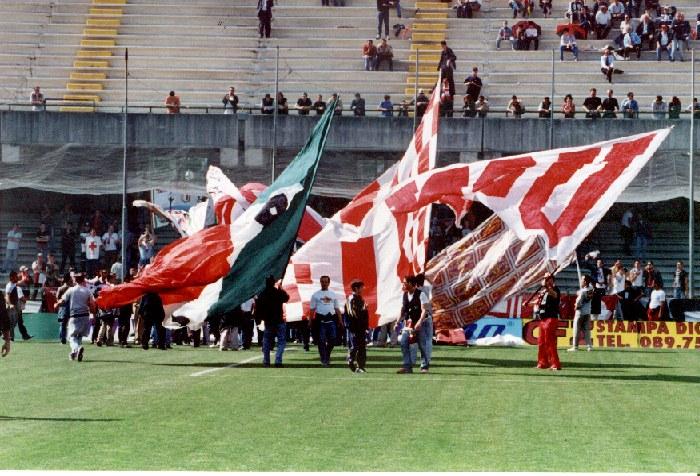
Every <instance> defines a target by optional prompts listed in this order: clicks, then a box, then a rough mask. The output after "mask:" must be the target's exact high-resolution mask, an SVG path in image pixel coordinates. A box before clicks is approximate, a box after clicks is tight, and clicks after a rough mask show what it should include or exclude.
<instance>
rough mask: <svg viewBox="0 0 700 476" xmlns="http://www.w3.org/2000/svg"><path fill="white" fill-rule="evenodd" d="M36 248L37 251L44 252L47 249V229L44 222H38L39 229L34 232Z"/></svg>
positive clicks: (46, 251)
mask: <svg viewBox="0 0 700 476" xmlns="http://www.w3.org/2000/svg"><path fill="white" fill-rule="evenodd" d="M36 250H37V252H39V253H43V254H44V256H46V253H48V251H49V230H48V229H47V228H46V224H44V223H41V224H39V229H38V230H37V232H36Z"/></svg>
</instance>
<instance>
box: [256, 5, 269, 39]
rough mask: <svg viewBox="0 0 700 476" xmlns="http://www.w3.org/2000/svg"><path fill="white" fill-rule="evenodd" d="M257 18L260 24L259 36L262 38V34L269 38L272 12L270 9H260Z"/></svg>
mask: <svg viewBox="0 0 700 476" xmlns="http://www.w3.org/2000/svg"><path fill="white" fill-rule="evenodd" d="M258 19H259V20H260V25H258V32H259V33H260V38H262V37H263V35H264V36H265V38H270V31H271V30H272V23H271V22H272V12H271V11H270V10H265V11H263V10H260V11H259V12H258Z"/></svg>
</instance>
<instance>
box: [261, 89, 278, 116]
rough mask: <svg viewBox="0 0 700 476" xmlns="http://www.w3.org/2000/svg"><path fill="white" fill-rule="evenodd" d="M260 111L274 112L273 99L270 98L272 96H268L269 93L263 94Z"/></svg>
mask: <svg viewBox="0 0 700 476" xmlns="http://www.w3.org/2000/svg"><path fill="white" fill-rule="evenodd" d="M260 112H261V113H263V114H274V113H275V101H274V100H273V99H272V97H270V93H267V94H265V97H264V98H262V103H261V105H260Z"/></svg>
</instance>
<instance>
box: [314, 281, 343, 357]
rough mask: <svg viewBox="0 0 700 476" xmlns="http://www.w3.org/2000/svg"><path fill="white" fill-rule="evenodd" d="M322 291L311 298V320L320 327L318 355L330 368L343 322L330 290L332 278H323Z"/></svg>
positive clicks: (333, 294) (336, 300) (334, 297)
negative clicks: (332, 353) (340, 324)
mask: <svg viewBox="0 0 700 476" xmlns="http://www.w3.org/2000/svg"><path fill="white" fill-rule="evenodd" d="M320 281H321V289H319V290H318V291H316V292H315V293H313V295H312V296H311V303H310V307H311V320H312V321H316V322H315V324H316V325H317V326H318V337H319V339H318V353H319V354H320V356H321V365H323V366H324V367H330V365H331V352H333V346H334V344H335V341H336V337H337V335H338V328H339V327H340V326H339V324H338V323H339V322H342V316H341V313H340V306H339V305H338V298H337V297H336V295H335V293H334V292H333V291H331V290H329V289H328V287H329V286H330V285H331V278H330V277H328V276H321V280H320Z"/></svg>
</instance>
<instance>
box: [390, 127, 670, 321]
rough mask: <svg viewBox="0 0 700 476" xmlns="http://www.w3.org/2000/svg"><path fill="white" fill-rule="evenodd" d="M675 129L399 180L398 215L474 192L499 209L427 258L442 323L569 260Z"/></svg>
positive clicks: (477, 310) (394, 200) (485, 306)
mask: <svg viewBox="0 0 700 476" xmlns="http://www.w3.org/2000/svg"><path fill="white" fill-rule="evenodd" d="M670 130H671V129H661V130H657V131H653V132H648V133H644V134H638V135H634V136H631V137H623V138H620V139H614V140H610V141H605V142H599V143H597V144H593V145H590V146H585V147H574V148H567V149H557V150H549V151H545V152H537V153H532V154H527V155H521V156H515V157H506V158H502V159H494V160H490V161H487V162H477V163H472V164H455V165H453V166H449V167H444V168H441V169H437V170H433V171H430V172H428V173H425V174H422V175H420V176H418V177H414V178H411V179H409V180H408V181H406V182H405V183H403V184H401V185H399V186H398V187H396V188H395V189H394V191H393V193H392V195H391V196H390V197H389V198H388V199H387V203H388V205H389V207H390V209H391V210H392V212H393V213H394V215H395V216H396V217H397V220H398V219H399V218H400V217H401V216H402V215H404V214H410V213H413V211H414V210H417V209H421V208H422V207H425V206H426V205H427V204H429V203H434V202H442V203H446V204H451V203H455V202H456V201H457V200H459V199H462V200H478V201H480V202H482V203H484V204H485V205H486V206H488V207H489V208H490V209H491V210H493V211H494V215H493V216H492V217H491V218H489V219H488V220H486V221H485V222H484V223H482V224H481V225H480V226H479V227H478V228H477V229H476V230H474V232H472V233H471V234H469V235H467V236H466V237H465V238H464V239H463V240H462V241H460V242H458V243H456V244H454V245H452V246H451V247H449V248H447V249H446V250H443V252H442V253H440V254H439V255H438V256H436V257H435V258H433V259H432V260H431V261H430V263H429V264H428V266H427V269H426V275H427V276H428V278H429V279H430V280H431V281H432V283H433V307H434V310H435V311H434V317H435V327H436V329H438V330H440V329H454V328H457V327H462V326H464V325H466V324H469V323H470V322H473V321H474V320H476V319H478V318H480V317H481V316H482V315H484V314H485V313H486V312H488V311H489V310H490V309H491V308H492V307H493V306H494V305H495V304H496V303H498V302H499V301H501V300H502V299H505V298H508V297H509V296H512V295H513V294H515V293H518V292H520V291H522V290H523V289H524V288H526V287H528V286H531V285H533V284H535V283H536V282H538V281H539V280H541V279H542V277H543V276H544V274H545V273H546V272H552V271H554V270H556V269H558V268H560V267H562V266H565V265H566V264H568V262H569V260H570V259H571V256H572V254H573V253H574V251H575V250H576V247H577V246H578V245H579V243H581V241H583V239H585V237H586V236H588V234H589V233H590V232H591V231H592V230H593V228H594V227H595V225H596V224H597V223H598V222H599V221H600V220H601V218H602V217H603V215H605V213H606V212H607V211H608V209H609V208H610V206H611V205H612V204H613V203H614V202H615V200H616V199H617V197H618V196H619V195H620V194H621V193H622V192H623V191H624V189H625V188H626V187H627V186H628V185H629V183H630V182H631V181H632V180H633V179H634V177H636V175H637V174H638V173H639V171H640V170H641V169H642V167H644V165H646V163H647V162H648V161H649V159H650V158H651V157H652V155H653V154H654V152H655V151H656V149H657V148H658V147H659V145H661V143H662V142H663V140H664V139H665V138H666V137H667V136H668V134H669V133H670Z"/></svg>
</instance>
